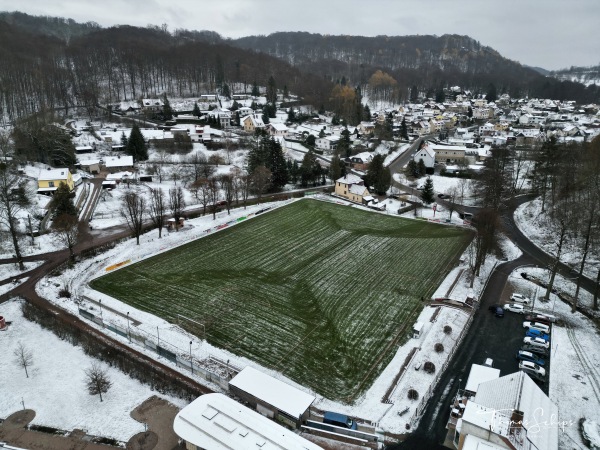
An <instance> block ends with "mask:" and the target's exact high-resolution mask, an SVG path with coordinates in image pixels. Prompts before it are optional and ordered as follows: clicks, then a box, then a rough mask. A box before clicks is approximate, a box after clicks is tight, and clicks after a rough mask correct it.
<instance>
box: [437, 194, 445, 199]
mask: <svg viewBox="0 0 600 450" xmlns="http://www.w3.org/2000/svg"><path fill="white" fill-rule="evenodd" d="M438 198H446V194H438Z"/></svg>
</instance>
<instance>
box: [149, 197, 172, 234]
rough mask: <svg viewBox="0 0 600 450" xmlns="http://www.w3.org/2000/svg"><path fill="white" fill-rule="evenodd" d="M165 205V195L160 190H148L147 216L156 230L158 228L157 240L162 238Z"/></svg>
mask: <svg viewBox="0 0 600 450" xmlns="http://www.w3.org/2000/svg"><path fill="white" fill-rule="evenodd" d="M166 211H167V205H166V200H165V193H164V191H163V190H162V189H161V188H156V189H153V188H150V204H149V205H148V215H149V216H150V220H152V223H153V224H154V226H155V227H156V228H158V238H159V239H160V238H161V237H162V229H163V226H164V224H165V216H166Z"/></svg>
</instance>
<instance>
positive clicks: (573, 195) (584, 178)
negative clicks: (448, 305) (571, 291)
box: [473, 138, 600, 309]
mask: <svg viewBox="0 0 600 450" xmlns="http://www.w3.org/2000/svg"><path fill="white" fill-rule="evenodd" d="M526 182H527V183H530V184H531V189H532V191H533V192H534V193H537V194H539V195H540V201H541V212H542V217H543V220H544V221H545V224H544V228H545V229H547V230H548V233H549V235H550V236H552V239H553V243H552V247H553V248H552V254H553V255H554V262H553V264H552V265H551V266H550V267H549V270H550V280H549V283H548V286H547V292H546V297H548V296H549V295H550V292H551V291H552V288H553V284H554V279H555V277H556V273H557V270H558V266H559V263H560V262H561V260H562V259H563V257H564V253H565V252H566V249H569V250H570V251H575V252H577V253H578V254H579V255H580V259H579V261H578V265H577V268H576V271H577V273H578V277H577V287H576V293H575V301H574V302H573V309H575V308H576V304H577V298H578V296H579V291H580V287H581V276H582V275H583V274H584V270H585V267H586V263H587V262H588V261H589V257H590V255H591V254H594V253H597V252H598V250H599V249H600V138H596V139H594V140H593V141H592V142H588V143H583V144H561V143H558V142H557V141H556V140H555V139H554V138H551V139H549V140H548V141H546V142H544V143H543V144H542V145H541V146H540V147H539V148H537V149H534V150H532V151H529V152H528V154H527V155H526V154H525V152H523V151H517V150H515V149H511V148H495V149H492V154H491V157H490V158H488V159H487V160H486V162H485V170H484V171H482V173H481V175H480V176H479V177H478V178H477V180H476V184H475V191H476V192H475V193H476V195H477V196H478V197H479V198H480V199H481V203H482V206H483V208H484V209H483V211H481V212H480V213H479V214H478V215H477V216H476V217H475V221H474V224H475V227H476V229H477V236H476V238H475V249H476V251H475V257H474V264H473V267H474V268H475V271H476V272H478V270H479V267H480V266H481V264H483V262H485V255H486V254H487V253H489V252H490V251H491V249H492V248H493V247H494V245H495V241H494V237H495V236H496V234H497V231H498V230H499V228H500V221H499V214H500V211H502V210H503V209H504V208H505V207H506V206H507V205H508V204H509V202H510V200H511V199H512V198H514V196H515V195H516V194H517V193H519V192H521V191H522V189H523V187H524V185H525V183H526ZM596 280H597V282H600V269H599V270H598V272H597V274H596ZM597 286H598V285H597ZM599 294H600V293H599V292H598V288H596V292H595V293H594V308H595V309H597V308H598V297H599Z"/></svg>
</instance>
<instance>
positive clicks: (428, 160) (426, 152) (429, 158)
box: [413, 145, 435, 169]
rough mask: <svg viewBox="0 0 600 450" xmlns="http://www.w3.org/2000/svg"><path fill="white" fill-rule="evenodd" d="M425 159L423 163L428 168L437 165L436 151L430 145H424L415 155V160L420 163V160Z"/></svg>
mask: <svg viewBox="0 0 600 450" xmlns="http://www.w3.org/2000/svg"><path fill="white" fill-rule="evenodd" d="M421 159H422V160H423V164H425V167H426V168H427V169H432V168H433V166H434V165H435V152H434V151H433V149H432V148H430V146H429V145H424V146H423V147H421V149H420V150H418V151H417V152H416V153H415V155H414V156H413V160H414V161H415V162H416V163H417V164H418V163H419V160H421Z"/></svg>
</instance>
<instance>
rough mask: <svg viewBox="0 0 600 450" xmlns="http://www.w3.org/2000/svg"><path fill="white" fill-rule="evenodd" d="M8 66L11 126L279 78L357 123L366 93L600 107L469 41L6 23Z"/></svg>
mask: <svg viewBox="0 0 600 450" xmlns="http://www.w3.org/2000/svg"><path fill="white" fill-rule="evenodd" d="M0 61H2V64H0V108H1V111H0V112H1V113H2V114H0V116H2V117H8V118H9V119H14V118H17V117H22V116H26V115H28V114H30V113H32V112H35V111H39V110H40V109H44V108H48V109H63V110H64V111H65V112H66V113H68V112H69V110H70V109H71V108H73V107H74V106H76V105H77V106H84V107H93V106H95V105H96V104H97V103H112V102H116V101H120V100H131V99H138V98H143V97H156V96H159V95H161V94H162V93H167V94H168V95H169V96H177V97H182V96H197V95H200V94H202V93H214V92H215V91H216V90H218V89H221V88H224V86H225V85H227V86H228V87H229V86H234V85H235V86H236V88H237V89H238V90H239V89H241V90H243V91H245V92H250V91H251V89H252V87H253V86H254V85H258V86H263V87H264V86H266V85H267V83H268V80H269V79H271V77H272V78H273V79H274V81H275V83H276V86H277V88H278V89H281V90H286V91H287V92H291V93H294V94H296V95H298V96H300V97H301V98H302V99H303V101H305V102H306V103H310V104H312V105H314V106H315V107H319V108H320V107H321V106H325V107H328V108H331V109H333V110H334V111H336V113H338V114H340V115H341V116H348V117H350V115H354V116H357V117H356V120H359V119H360V117H358V116H360V115H359V114H354V113H352V114H350V113H349V112H348V111H350V110H354V109H357V105H358V104H359V103H360V99H361V94H365V93H366V94H368V95H369V96H370V98H371V99H373V98H377V99H379V100H385V101H391V102H401V101H405V100H408V99H409V98H410V97H409V95H411V94H412V95H414V94H415V93H416V92H421V93H425V94H427V95H428V96H433V95H434V93H435V92H441V91H442V90H443V88H446V87H449V86H454V85H458V86H461V87H462V88H463V89H469V90H471V91H474V92H475V93H478V92H481V93H485V92H487V91H488V89H489V87H490V86H492V85H493V87H494V90H495V91H497V92H498V94H502V93H508V94H510V95H511V96H513V97H521V96H526V95H528V96H530V97H543V98H553V99H560V100H562V99H569V100H576V101H578V102H582V103H589V102H599V101H600V88H599V87H598V86H596V85H590V86H588V87H587V88H586V87H585V86H584V85H582V84H579V83H575V82H572V81H559V80H556V79H554V78H551V77H544V76H543V75H541V74H539V73H537V72H536V71H534V70H532V69H530V68H526V67H523V66H521V65H520V64H518V63H516V62H514V61H510V60H508V59H506V58H503V57H502V56H501V55H500V54H499V53H498V52H496V51H495V50H493V49H491V48H490V47H486V46H483V45H481V44H480V43H479V42H477V41H475V40H473V39H471V38H469V37H468V36H458V35H444V36H441V37H436V36H404V37H402V36H392V37H390V36H378V37H361V36H325V35H320V34H310V33H275V34H272V35H269V36H251V37H246V38H240V39H237V40H230V39H223V38H222V37H221V36H220V35H219V34H217V33H215V32H212V31H189V30H175V31H174V32H172V33H171V32H169V31H167V29H166V28H163V27H158V26H148V27H146V28H140V27H132V26H118V27H112V28H101V27H100V26H98V25H97V24H95V23H93V22H88V23H85V24H78V23H77V22H75V21H73V20H71V19H64V18H54V17H34V16H29V15H27V14H22V13H0ZM240 86H241V88H240ZM357 87H360V89H356V88H357ZM415 88H416V89H415ZM227 90H228V91H230V92H231V89H227ZM233 93H235V92H233ZM409 93H410V94H409ZM358 109H359V108H358ZM343 110H346V112H343Z"/></svg>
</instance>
